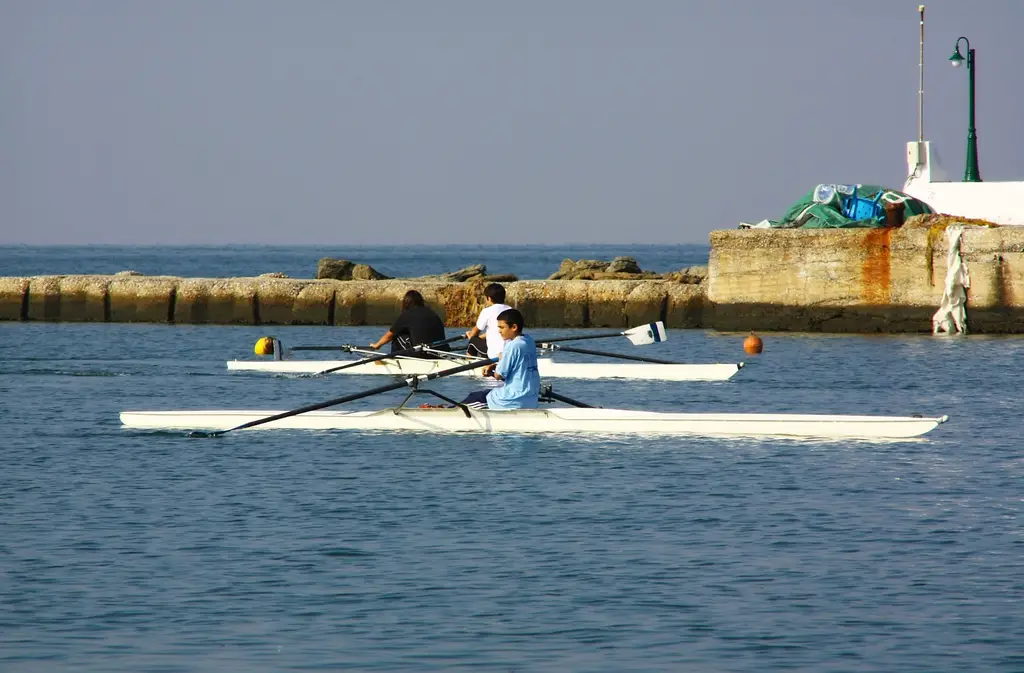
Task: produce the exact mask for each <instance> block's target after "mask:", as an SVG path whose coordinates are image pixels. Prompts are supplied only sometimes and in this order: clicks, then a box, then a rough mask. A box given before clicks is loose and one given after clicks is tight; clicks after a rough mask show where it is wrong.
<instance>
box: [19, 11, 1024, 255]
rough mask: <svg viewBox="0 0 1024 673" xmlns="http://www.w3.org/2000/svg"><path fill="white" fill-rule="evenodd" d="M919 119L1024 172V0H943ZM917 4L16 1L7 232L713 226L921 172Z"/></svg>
mask: <svg viewBox="0 0 1024 673" xmlns="http://www.w3.org/2000/svg"><path fill="white" fill-rule="evenodd" d="M926 4H927V10H926V47H925V114H924V117H925V137H926V139H928V140H931V141H932V142H933V144H935V145H936V146H937V147H938V149H939V152H940V153H941V155H942V158H943V162H944V165H945V167H946V169H947V170H948V171H949V173H950V174H951V175H953V176H959V175H961V174H962V166H963V155H964V143H965V136H966V126H967V73H966V71H965V69H960V70H953V69H952V68H951V67H949V64H948V61H947V59H948V57H949V55H950V54H951V53H952V50H953V44H954V42H955V40H956V38H957V37H958V36H960V35H966V36H967V37H969V38H970V40H971V46H972V47H974V48H975V49H976V50H977V60H978V70H977V73H978V74H977V80H978V81H977V86H978V108H977V116H978V119H977V125H978V139H979V140H978V142H979V155H980V162H981V173H982V176H983V177H984V178H985V179H986V180H1020V179H1024V162H1022V161H1021V159H1020V157H1022V156H1024V134H1021V133H1020V132H1019V130H1018V129H1017V128H1016V127H1017V126H1018V125H1019V123H1020V120H1021V119H1024V86H1022V77H1024V76H1022V74H1021V72H1022V69H1021V68H1022V66H1024V40H1021V39H1020V37H1019V35H1020V31H1021V30H1022V28H1024V2H1019V1H1015V0H973V1H972V2H966V1H964V0H960V1H958V2H952V1H945V0H943V1H935V2H928V3H926ZM917 87H918V13H917V3H916V2H902V1H901V0H862V1H859V2H854V3H851V2H831V1H822V0H817V1H814V0H774V1H772V2H767V1H764V0H744V1H739V0H736V1H729V0H718V1H714V0H708V1H694V2H687V1H685V0H637V1H636V2H625V1H624V0H621V1H616V2H612V1H608V0H548V1H543V0H521V1H518V2H491V1H489V0H432V1H430V2H422V1H418V0H394V1H379V2H355V1H354V0H352V1H349V0H293V1H291V2H279V1H276V0H275V1H271V0H178V1H173V2H172V1H171V0H153V1H149V2H138V1H137V0H91V1H90V2H71V1H68V0H0V90H2V91H3V92H4V93H5V96H4V104H3V106H0V108H2V109H0V149H2V155H3V159H2V160H0V244H10V243H29V244H83V243H96V244H106V243H113V244H135V243H139V244H143V243H166V244H188V243H196V244H222V243H232V244H234V243H274V242H282V243H289V244H304V243H310V244H315V243H323V244H330V245H334V246H337V245H346V244H347V245H359V244H376V243H391V242H393V243H399V244H402V243H452V242H460V243H481V244H493V243H522V244H558V243H565V242H594V243H616V242H628V243H689V242H696V243H702V242H706V241H707V236H708V232H710V231H711V230H713V229H722V228H732V227H735V226H736V224H737V223H738V222H739V221H741V220H747V221H756V220H760V219H762V218H766V217H767V218H775V217H778V216H780V215H781V214H782V213H783V212H784V211H785V209H786V207H787V206H788V205H789V204H790V203H791V202H793V201H794V200H796V199H797V198H798V197H799V196H801V195H802V194H803V193H805V192H806V191H808V190H809V189H810V188H811V187H813V186H814V185H815V184H817V183H819V182H865V183H881V184H884V185H887V186H890V187H895V188H898V187H900V186H901V185H902V184H903V180H904V178H905V171H906V166H905V159H904V151H905V143H906V142H907V141H910V140H915V139H916V137H917Z"/></svg>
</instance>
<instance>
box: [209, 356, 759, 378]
mask: <svg viewBox="0 0 1024 673" xmlns="http://www.w3.org/2000/svg"><path fill="white" fill-rule="evenodd" d="M353 362H357V360H229V361H228V369H230V370H233V371H254V372H267V373H271V374H318V373H320V372H322V371H324V370H325V369H332V368H334V367H340V366H342V365H346V364H351V363H353ZM466 362H468V360H467V361H466ZM461 364H465V362H455V361H452V360H426V359H422V358H404V357H398V358H388V359H386V360H377V361H376V362H368V363H366V364H361V365H357V366H355V367H348V368H346V369H342V370H341V371H338V372H333V373H336V374H383V375H390V376H408V375H411V374H433V373H434V372H440V371H444V370H446V369H452V368H453V367H458V366H459V365H461ZM742 367H743V363H742V362H740V363H736V364H732V363H730V364H703V365H698V364H679V365H675V364H673V365H663V364H653V363H646V362H637V363H632V362H631V363H628V364H608V363H600V362H596V363H592V362H555V361H554V360H552V359H550V358H537V369H538V370H539V372H540V376H541V378H563V379H638V380H641V379H643V380H652V381H725V380H727V379H729V378H731V377H732V376H733V375H734V374H735V373H736V372H738V371H739V370H740V369H741V368H742ZM455 376H480V372H479V371H478V370H472V371H467V372H462V373H459V374H456V375H455Z"/></svg>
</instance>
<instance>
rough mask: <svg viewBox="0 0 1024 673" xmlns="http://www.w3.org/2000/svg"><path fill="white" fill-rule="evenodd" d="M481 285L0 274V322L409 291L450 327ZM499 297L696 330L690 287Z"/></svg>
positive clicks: (211, 312)
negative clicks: (22, 276)
mask: <svg viewBox="0 0 1024 673" xmlns="http://www.w3.org/2000/svg"><path fill="white" fill-rule="evenodd" d="M483 287H484V284H483V283H482V282H468V283H444V282H424V281H403V280H385V281H337V280H312V279H310V280H301V279H291V278H273V277H262V276H261V277H257V278H177V277H167V276H160V277H155V276H154V277H151V276H137V275H130V276H120V275H115V276H86V275H77V276H34V277H31V278H12V277H0V320H49V321H69V322H83V321H85V322H163V323H188V324H227V325H390V324H391V323H392V322H393V321H394V319H395V316H397V315H398V313H399V311H400V306H401V301H402V295H404V294H405V292H406V291H407V290H410V289H416V290H419V291H420V292H421V293H422V294H423V297H424V299H425V300H426V301H427V303H428V304H429V305H430V306H431V307H432V308H433V309H434V310H436V311H437V312H438V313H439V314H440V315H441V317H442V318H443V319H444V321H445V324H446V325H448V326H451V327H455V326H469V325H472V324H473V323H475V322H476V317H477V314H478V313H479V311H480V309H482V308H483V297H482V294H483ZM505 287H506V290H507V292H508V297H507V301H508V303H510V304H512V305H513V306H516V307H517V308H519V310H521V311H522V312H523V315H524V317H525V318H526V321H527V324H528V325H530V326H534V327H628V326H632V325H636V324H642V323H645V322H651V321H654V320H663V321H664V322H665V324H666V325H667V326H669V327H698V326H700V324H701V311H702V309H703V305H704V298H703V293H702V291H701V288H700V286H699V285H686V284H681V283H670V282H665V281H629V280H601V281H540V280H538V281H516V282H513V283H507V284H506V285H505Z"/></svg>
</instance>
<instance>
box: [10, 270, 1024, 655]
mask: <svg viewBox="0 0 1024 673" xmlns="http://www.w3.org/2000/svg"><path fill="white" fill-rule="evenodd" d="M402 254H404V253H402ZM266 261H268V262H269V263H268V264H266V265H263V264H260V265H258V266H260V267H263V266H266V267H267V268H268V269H269V268H272V267H273V266H274V264H273V262H274V260H273V259H270V260H266ZM368 261H371V263H373V260H368ZM310 263H311V264H312V263H315V260H313V261H311V262H310ZM385 263H390V262H387V260H383V261H382V262H381V266H384V265H385ZM161 264H163V265H165V266H164V268H166V269H167V270H169V271H170V272H175V271H174V269H175V267H174V264H173V260H163V261H162V262H161ZM641 264H642V265H643V261H642V260H641ZM396 266H397V265H396ZM82 270H83V271H87V270H88V269H82ZM52 271H60V270H59V269H52ZM162 272H163V271H162ZM203 275H206V274H205V272H204V273H203ZM211 275H213V274H211ZM382 331H383V328H380V327H359V328H349V327H341V328H330V327H266V326H263V327H220V326H186V325H181V326H168V325H126V324H56V323H10V322H9V323H0V402H2V411H0V420H2V427H3V432H2V435H0V460H2V466H3V467H2V469H0V508H2V509H0V512H2V515H3V516H2V518H0V568H2V570H3V572H2V574H0V670H2V671H15V672H22V671H26V672H27V671H33V672H34V671H65V670H66V671H125V672H128V671H133V672H134V671H154V672H156V671H160V672H164V671H193V670H244V671H290V670H379V671H447V670H458V669H462V670H475V671H502V672H504V671H552V670H559V671H562V670H566V671H567V670H578V671H627V670H628V671H682V670H692V671H782V670H807V671H863V670H870V671H965V670H970V671H1021V670H1024V653H1022V648H1021V643H1024V620H1022V613H1024V610H1022V607H1021V598H1022V594H1024V571H1022V563H1021V559H1022V558H1024V537H1022V531H1021V510H1022V497H1024V490H1022V488H1021V484H1022V479H1021V474H1022V469H1024V450H1022V444H1024V442H1022V440H1021V435H1022V434H1024V423H1022V421H1021V419H1022V417H1024V400H1022V396H1021V394H1020V387H1019V376H1020V362H1021V358H1022V356H1024V339H1021V338H1019V337H980V336H979V337H975V336H968V337H965V338H964V337H961V338H948V337H932V336H928V335H904V336H832V335H810V334H777V333H776V334H773V333H766V334H762V336H763V337H764V339H765V350H764V353H763V354H761V355H759V356H748V355H745V354H744V353H743V350H742V341H743V337H744V335H742V334H720V333H715V332H708V331H703V330H670V331H669V340H668V341H667V342H665V343H662V344H657V345H653V346H648V347H645V348H644V349H643V350H642V352H643V353H646V354H648V355H651V356H655V357H659V358H665V359H675V360H679V361H685V362H737V361H741V360H745V361H746V362H747V365H746V366H745V367H744V368H743V369H742V370H741V371H740V372H739V373H738V374H737V375H736V376H735V377H734V378H733V379H732V380H730V381H727V382H720V383H678V382H676V383H673V382H644V381H569V380H557V379H556V380H554V381H552V383H554V384H555V388H556V390H557V391H558V392H561V393H562V394H564V395H568V396H570V397H573V398H577V399H579V400H581V401H585V402H589V403H591V404H597V405H601V406H608V407H612V406H614V407H626V408H638V409H651V410H665V411H669V410H673V411H748V412H772V411H777V412H816V413H850V414H895V415H909V414H923V415H928V416H935V415H941V414H949V416H950V421H949V422H948V423H946V424H943V425H941V426H939V427H938V428H937V429H936V430H934V431H933V432H932V433H930V434H929V435H927V436H926V437H925V438H922V439H916V440H911V441H897V442H867V441H810V440H786V439H727V438H722V439H709V438H699V437H651V436H647V437H592V438H583V437H572V436H556V435H542V436H531V435H506V436H493V435H429V434H412V433H410V434H389V433H356V432H321V433H318V432H303V431H251V432H237V433H229V434H227V435H225V436H223V437H220V438H216V439H199V438H190V437H188V436H187V435H186V433H184V432H143V431H130V430H125V429H123V428H122V427H121V426H120V424H119V421H118V412H119V411H121V410H128V409H140V410H142V409H189V408H251V409H289V408H295V407H298V406H302V405H304V404H309V403H312V402H317V401H321V400H327V399H330V398H333V397H338V396H341V395H344V394H347V393H351V392H356V391H359V390H365V389H368V388H371V387H375V386H379V385H381V384H382V383H384V382H386V380H385V379H382V378H381V377H363V376H331V377H322V378H297V377H276V376H270V375H266V374H259V373H247V372H234V373H229V372H227V371H226V369H225V364H224V363H225V361H226V360H228V359H235V358H247V357H252V346H253V344H254V342H255V341H256V339H257V338H258V337H260V336H263V335H265V334H273V335H275V336H278V337H279V338H281V339H282V340H284V341H285V343H286V344H288V345H304V344H305V345H324V344H335V343H346V342H350V343H365V342H368V341H369V340H371V339H373V338H376V337H378V336H380V333H381V332H382ZM452 332H453V333H454V330H452ZM535 333H536V334H537V335H538V336H554V335H556V334H563V333H570V334H575V333H580V331H579V330H554V329H545V330H536V331H535ZM598 344H600V348H601V349H604V350H610V351H615V352H621V353H627V352H628V353H634V354H635V353H638V352H641V351H640V349H637V348H635V347H633V346H631V345H629V343H628V341H626V340H625V339H618V338H617V339H611V340H604V341H601V342H597V341H592V342H589V343H588V346H589V347H594V348H598ZM559 357H560V358H563V359H567V360H568V359H570V358H572V359H573V360H576V359H577V357H578V358H579V359H584V358H582V356H571V355H570V354H560V355H559ZM433 385H435V386H436V388H437V389H438V390H440V391H442V392H444V393H445V394H447V395H450V396H459V395H463V394H465V393H467V392H469V391H470V390H472V389H473V387H474V383H473V381H472V380H471V379H467V378H461V377H459V378H451V379H442V380H439V381H437V382H435V384H433ZM401 399H402V393H401V392H393V393H388V394H385V395H380V396H378V397H374V398H370V399H366V400H360V401H358V402H354V403H352V404H351V405H349V407H348V408H352V409H371V408H376V407H380V406H385V405H391V404H395V403H397V402H399V401H401ZM418 399H419V398H414V403H416V401H417V400H418Z"/></svg>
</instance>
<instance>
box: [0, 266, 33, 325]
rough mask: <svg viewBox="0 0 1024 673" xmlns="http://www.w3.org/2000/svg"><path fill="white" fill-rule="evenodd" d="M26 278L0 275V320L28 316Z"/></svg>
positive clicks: (19, 318)
mask: <svg viewBox="0 0 1024 673" xmlns="http://www.w3.org/2000/svg"><path fill="white" fill-rule="evenodd" d="M28 286H29V279H28V278H17V277H14V276H6V277H0V320H25V319H27V317H28Z"/></svg>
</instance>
